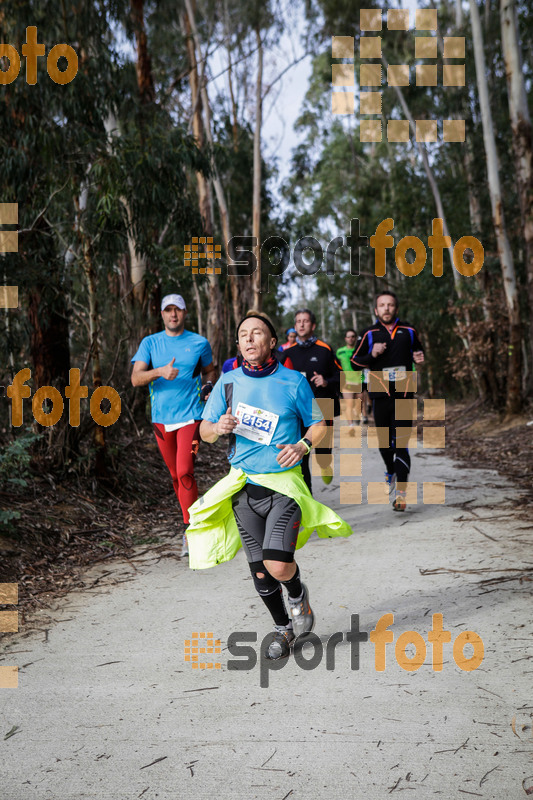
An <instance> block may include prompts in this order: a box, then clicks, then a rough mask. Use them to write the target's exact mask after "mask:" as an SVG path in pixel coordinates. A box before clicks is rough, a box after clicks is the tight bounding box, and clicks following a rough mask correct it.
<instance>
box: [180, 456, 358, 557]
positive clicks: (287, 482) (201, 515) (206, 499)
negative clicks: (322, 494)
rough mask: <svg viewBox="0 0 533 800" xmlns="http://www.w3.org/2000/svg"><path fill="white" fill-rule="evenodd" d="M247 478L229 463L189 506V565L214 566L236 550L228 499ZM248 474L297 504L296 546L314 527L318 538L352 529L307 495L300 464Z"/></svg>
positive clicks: (237, 541) (238, 542)
mask: <svg viewBox="0 0 533 800" xmlns="http://www.w3.org/2000/svg"><path fill="white" fill-rule="evenodd" d="M247 478H248V476H247V475H246V473H245V472H243V471H242V469H234V468H233V467H231V469H230V471H229V473H228V474H227V475H226V476H225V477H224V478H222V480H220V481H218V483H215V485H214V486H212V487H211V489H209V491H208V492H206V494H204V496H203V497H200V498H199V499H198V500H197V501H196V502H195V503H193V505H192V506H191V507H190V509H189V514H190V525H189V527H188V528H187V539H188V542H189V566H190V567H191V569H206V568H207V567H214V566H215V565H216V564H220V563H221V562H222V561H229V560H230V559H232V558H233V557H234V556H235V555H236V554H237V551H238V550H239V548H240V547H241V539H240V536H239V531H238V529H237V523H236V522H235V516H234V514H233V508H232V504H231V500H232V497H233V495H234V494H236V493H237V492H238V491H240V489H242V487H243V486H244V485H245V483H246V480H247ZM250 478H251V479H252V480H253V482H254V483H258V484H259V485H260V486H265V487H266V488H267V489H273V490H274V491H275V492H280V494H284V495H287V497H292V499H293V500H295V501H296V502H297V503H298V505H299V506H300V509H301V512H302V521H301V528H300V531H299V533H298V541H297V543H296V549H299V548H300V547H303V545H304V544H305V543H306V542H307V540H308V539H309V537H310V536H311V534H312V532H313V531H314V530H316V532H317V534H318V535H319V536H320V537H321V538H328V537H331V536H351V534H352V533H353V530H352V529H351V527H350V526H349V525H348V523H347V522H345V521H344V520H343V519H341V517H339V515H338V514H336V513H335V512H334V511H333V510H332V509H331V508H328V507H327V506H325V505H323V504H322V503H319V502H318V501H317V500H315V499H314V498H313V497H312V496H311V494H310V493H309V490H308V488H307V486H306V485H305V482H304V479H303V477H302V470H301V468H300V466H296V467H293V468H292V469H289V470H286V471H284V472H269V473H265V474H259V475H256V474H254V475H250Z"/></svg>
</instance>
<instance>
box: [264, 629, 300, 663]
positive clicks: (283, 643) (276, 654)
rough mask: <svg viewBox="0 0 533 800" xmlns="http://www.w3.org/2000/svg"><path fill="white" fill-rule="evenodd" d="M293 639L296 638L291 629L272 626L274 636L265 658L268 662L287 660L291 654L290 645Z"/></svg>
mask: <svg viewBox="0 0 533 800" xmlns="http://www.w3.org/2000/svg"><path fill="white" fill-rule="evenodd" d="M289 624H290V623H289ZM295 639H296V636H295V635H294V631H293V629H292V627H289V628H286V627H285V626H284V625H274V634H273V636H272V641H271V642H270V644H269V645H268V649H267V651H266V653H265V658H268V659H269V660H270V661H277V660H278V659H279V658H287V656H289V655H290V653H291V645H292V643H293V642H294V640H295Z"/></svg>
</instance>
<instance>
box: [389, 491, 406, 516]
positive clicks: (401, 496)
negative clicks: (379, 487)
mask: <svg viewBox="0 0 533 800" xmlns="http://www.w3.org/2000/svg"><path fill="white" fill-rule="evenodd" d="M406 506H407V492H402V491H401V489H396V497H395V498H394V503H393V504H392V507H393V509H394V510H395V511H405V509H406Z"/></svg>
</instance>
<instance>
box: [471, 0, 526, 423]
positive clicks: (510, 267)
mask: <svg viewBox="0 0 533 800" xmlns="http://www.w3.org/2000/svg"><path fill="white" fill-rule="evenodd" d="M469 2H470V21H471V24H472V39H473V45H474V60H475V65H476V77H477V86H478V94H479V105H480V108H481V121H482V125H483V142H484V145H485V156H486V161H487V173H488V181H489V195H490V202H491V208H492V222H493V225H494V232H495V234H496V242H497V247H498V256H499V260H500V266H501V271H502V276H503V288H504V292H505V299H506V303H507V313H508V317H509V358H508V362H507V404H506V410H507V413H509V414H516V413H518V412H519V411H520V409H521V407H522V397H521V361H522V329H521V322H520V305H519V302H518V288H517V283H516V273H515V269H514V262H513V256H512V253H511V248H510V245H509V239H508V237H507V230H506V227H505V218H504V213H503V203H502V192H501V185H500V176H499V164H498V155H497V152H496V142H495V138H494V127H493V123H492V113H491V110H490V102H489V90H488V86H487V76H486V66H485V55H484V52H483V33H482V30H481V22H480V19H479V11H478V7H477V4H476V0H469Z"/></svg>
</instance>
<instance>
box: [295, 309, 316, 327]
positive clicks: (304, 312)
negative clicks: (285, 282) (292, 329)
mask: <svg viewBox="0 0 533 800" xmlns="http://www.w3.org/2000/svg"><path fill="white" fill-rule="evenodd" d="M298 314H309V319H310V320H311V324H312V325H316V317H315V315H314V314H313V312H312V311H311V309H310V308H299V309H298V311H295V312H294V319H296V317H297V316H298Z"/></svg>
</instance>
